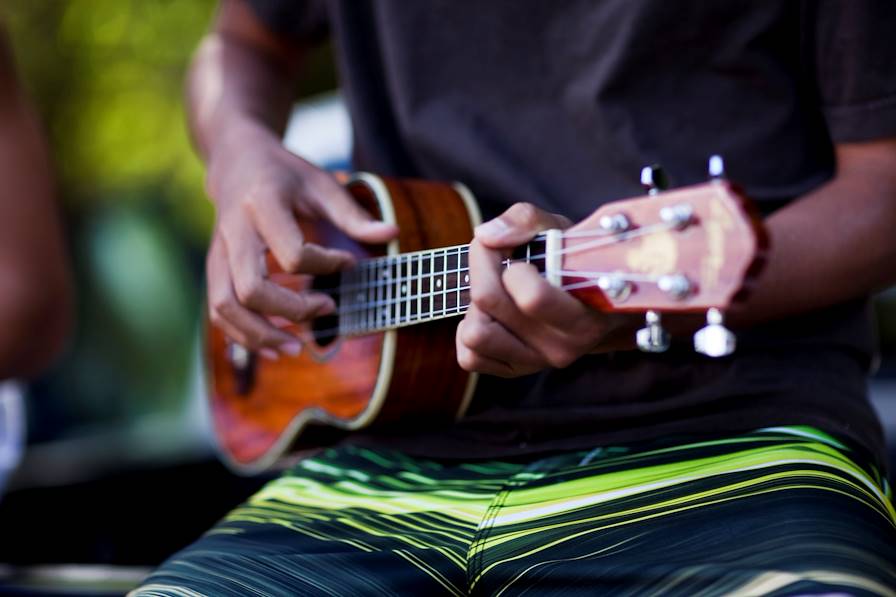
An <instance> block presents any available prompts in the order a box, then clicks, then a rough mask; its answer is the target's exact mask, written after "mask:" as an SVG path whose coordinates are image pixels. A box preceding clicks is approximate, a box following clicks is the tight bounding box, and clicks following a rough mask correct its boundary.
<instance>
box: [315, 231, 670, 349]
mask: <svg viewBox="0 0 896 597" xmlns="http://www.w3.org/2000/svg"><path fill="white" fill-rule="evenodd" d="M674 227H675V224H673V223H666V222H663V223H658V224H653V225H651V226H645V227H642V228H635V229H633V230H628V231H624V232H611V231H603V230H595V231H587V230H579V231H574V232H569V233H563V234H562V236H561V237H562V238H587V237H590V236H596V237H599V238H596V239H595V240H592V241H588V242H584V243H580V244H577V245H573V246H571V247H564V248H562V249H560V250H559V251H557V253H559V254H560V255H565V254H570V253H576V252H579V251H584V250H589V249H595V248H599V247H602V246H607V245H611V244H616V243H619V242H624V241H627V240H630V239H633V238H638V237H641V236H646V235H649V234H655V233H657V232H661V231H664V230H669V229H672V228H674ZM544 236H545V235H544V234H539V235H537V236H536V237H535V238H536V239H538V238H544ZM424 253H425V256H424V258H423V259H426V258H429V259H430V260H432V259H434V258H435V257H440V258H445V259H447V258H448V257H451V256H455V257H457V261H458V267H457V269H454V270H450V271H442V272H429V273H418V274H416V275H411V276H400V277H399V278H397V280H398V281H395V280H393V279H392V277H391V273H390V274H389V276H388V277H387V278H386V279H385V280H380V279H379V278H377V280H376V281H375V282H367V283H366V284H365V283H350V284H345V283H343V284H340V285H339V286H334V287H324V288H313V289H312V290H313V291H315V292H320V293H322V294H326V295H328V296H330V297H331V298H334V299H341V298H342V297H343V295H344V294H345V293H346V291H358V290H361V291H363V294H364V295H365V296H368V295H369V294H371V293H372V294H375V293H376V292H377V291H378V290H379V289H380V288H382V287H386V286H389V285H392V286H395V285H396V284H399V283H402V284H408V285H409V284H410V283H411V282H413V281H418V282H419V281H421V280H423V279H425V278H430V280H432V279H436V278H438V277H444V278H447V276H449V275H454V276H460V274H462V273H465V272H468V271H469V267H465V268H462V267H459V265H460V257H461V256H462V255H467V254H468V253H469V245H460V246H457V247H446V248H444V249H434V250H432V251H420V252H418V254H424ZM408 255H413V254H404V255H396V256H390V255H387V256H384V257H376V258H373V259H366V260H364V261H362V262H361V263H360V264H359V266H358V267H356V268H355V269H354V270H349V272H352V273H355V272H362V273H373V272H375V271H376V269H377V266H379V267H382V266H387V267H388V268H389V270H385V271H388V272H391V268H392V266H397V270H398V271H399V273H400V270H401V266H402V265H405V264H410V263H411V259H412V257H408ZM547 257H548V254H547V253H540V254H536V255H528V256H527V257H526V259H525V260H524V259H516V260H515V259H512V258H509V259H505V260H503V261H502V264H503V265H504V266H505V267H509V266H510V264H512V263H528V262H530V261H531V260H538V259H546V258H547ZM403 259H405V260H406V261H404V263H402V260H403ZM419 263H423V261H422V260H421V261H420V262H419ZM560 273H561V274H562V275H567V276H575V277H580V278H581V277H585V278H593V279H590V280H589V279H586V280H583V281H579V282H574V283H571V284H564V285H561V286H560V287H559V289H560V290H579V289H583V288H589V287H596V286H599V281H598V278H600V277H601V276H608V275H612V276H615V277H618V278H622V279H623V280H625V281H631V282H646V283H656V282H657V280H658V277H657V276H637V275H621V274H619V273H618V272H584V271H569V270H563V271H561V272H560ZM539 275H541V276H544V273H543V272H539ZM456 280H457V278H455V281H456ZM396 290H397V288H396ZM465 290H469V286H466V287H455V288H444V289H441V290H439V291H437V292H436V293H433V292H430V293H428V294H423V293H421V294H417V295H411V296H404V297H394V298H391V299H384V300H374V301H365V302H362V303H358V304H356V305H352V307H346V308H340V309H339V310H337V312H336V313H334V314H332V316H336V317H339V318H342V317H343V316H347V315H353V314H355V313H359V312H370V311H371V310H372V309H373V308H375V309H379V308H381V307H390V308H391V307H392V306H395V305H397V306H398V307H399V310H400V308H401V305H402V304H403V303H409V301H420V300H422V299H424V298H427V297H428V298H430V300H432V299H433V298H434V296H435V294H441V295H442V298H443V301H444V299H445V298H446V297H447V295H448V294H449V293H457V296H458V299H459V298H460V293H461V292H463V291H465ZM431 305H432V303H431V302H430V307H431ZM467 307H468V305H461V304H459V300H458V304H457V305H456V306H455V307H450V308H446V307H444V306H443V308H442V312H441V313H430V314H429V315H428V316H425V317H420V316H417V317H414V316H412V315H410V314H409V315H407V316H401V315H399V317H398V319H397V321H394V322H392V325H389V326H376V325H373V326H367V325H364V326H361V329H358V330H351V329H344V328H342V327H332V328H326V329H323V330H310V331H311V334H310V335H311V336H312V337H313V338H314V339H315V340H324V339H330V338H335V337H338V336H341V335H349V336H354V335H364V334H369V333H374V332H378V331H385V330H389V329H394V328H396V327H400V326H401V325H402V324H404V323H415V322H421V321H430V320H435V319H440V318H444V317H449V316H452V315H460V314H462V313H464V312H465V311H466V309H467ZM409 308H410V307H409ZM389 313H390V314H391V311H389ZM367 319H370V317H365V321H366V320H367ZM373 320H374V324H375V322H376V317H373Z"/></svg>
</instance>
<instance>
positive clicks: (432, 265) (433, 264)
mask: <svg viewBox="0 0 896 597" xmlns="http://www.w3.org/2000/svg"><path fill="white" fill-rule="evenodd" d="M435 269H436V256H435V253H430V254H429V316H430V317H432V314H433V306H432V301H433V298H434V294H433V288H432V281H433V273H434V272H435Z"/></svg>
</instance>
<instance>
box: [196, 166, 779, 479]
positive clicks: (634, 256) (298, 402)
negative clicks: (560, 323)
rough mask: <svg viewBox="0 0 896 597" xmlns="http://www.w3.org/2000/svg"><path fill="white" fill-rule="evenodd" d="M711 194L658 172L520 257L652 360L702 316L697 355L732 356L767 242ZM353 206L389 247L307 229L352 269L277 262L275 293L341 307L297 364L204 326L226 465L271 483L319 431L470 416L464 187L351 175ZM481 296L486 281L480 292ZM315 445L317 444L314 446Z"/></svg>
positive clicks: (716, 183)
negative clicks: (630, 326)
mask: <svg viewBox="0 0 896 597" xmlns="http://www.w3.org/2000/svg"><path fill="white" fill-rule="evenodd" d="M710 164H711V168H710V171H711V174H714V175H715V176H714V178H713V179H712V180H710V181H709V182H706V183H703V184H698V185H694V186H689V187H684V188H681V189H677V190H673V191H665V192H660V190H661V189H660V188H659V187H660V186H661V185H660V184H659V182H660V181H659V180H658V178H659V175H660V171H659V170H658V169H655V168H645V169H644V172H643V173H642V182H643V183H645V185H646V186H647V187H648V189H649V193H648V195H647V196H644V197H639V198H633V199H627V200H623V201H617V202H613V203H609V204H606V205H604V206H602V207H601V208H600V209H598V210H597V211H596V212H595V213H594V214H592V215H591V216H589V217H588V218H586V219H585V220H583V221H582V222H580V223H578V224H576V225H575V226H573V227H571V228H569V229H567V230H547V231H545V232H543V233H541V234H539V235H537V236H535V237H534V238H533V239H532V240H531V241H530V242H529V243H527V244H526V245H524V246H522V247H520V248H518V249H517V250H515V251H514V252H513V253H512V255H510V256H509V257H508V259H507V260H506V261H505V263H506V264H509V263H511V262H516V261H525V262H527V263H530V264H532V265H534V266H535V267H536V268H537V269H538V270H539V272H540V273H541V274H542V275H543V276H544V277H545V278H546V279H547V280H548V282H549V283H551V284H552V285H554V286H556V287H557V288H561V289H563V290H566V291H568V292H570V293H571V294H573V295H574V296H576V297H577V298H578V299H579V300H581V301H583V302H585V303H586V304H588V305H589V306H592V307H594V308H595V309H600V310H602V311H606V312H628V313H643V314H645V317H646V325H645V327H644V328H643V329H641V330H639V331H638V332H637V344H638V347H639V348H640V349H641V350H644V351H648V352H662V351H664V350H666V349H667V348H668V346H669V336H668V334H667V333H666V332H665V330H664V329H663V328H662V325H661V320H660V318H661V314H663V313H695V312H707V322H708V324H707V326H706V327H705V328H703V329H702V330H700V331H699V332H697V334H696V335H695V338H694V342H695V348H696V349H697V350H698V351H700V352H703V353H705V354H708V355H710V356H722V355H725V354H728V353H730V352H731V351H732V350H733V349H734V337H733V335H732V334H731V333H730V332H729V331H728V330H727V329H726V328H724V326H723V325H722V311H723V310H724V309H725V308H726V307H728V306H729V305H730V304H731V303H732V302H733V301H737V300H741V299H742V298H743V296H744V295H745V293H746V290H747V286H748V282H749V281H750V280H751V279H753V278H754V277H755V275H756V274H757V273H758V269H759V265H760V263H761V259H759V257H758V256H759V252H760V250H761V249H762V248H763V247H764V245H765V235H764V233H763V230H762V228H761V224H760V222H759V220H758V218H757V217H756V216H755V215H754V211H753V210H752V207H751V205H750V204H749V202H748V201H747V200H746V199H745V198H744V196H743V195H742V194H741V193H740V192H739V191H738V190H737V189H736V188H735V187H734V186H733V185H732V184H730V183H729V182H728V181H726V180H725V179H724V178H723V177H722V175H721V174H722V173H721V167H720V166H721V160H720V159H718V158H715V157H714V158H713V160H711V162H710ZM346 188H347V190H348V191H349V192H350V194H351V195H352V196H353V197H354V198H355V199H356V200H357V201H358V202H359V203H360V204H361V205H362V206H363V207H364V208H365V209H367V210H368V211H369V212H370V213H372V214H375V215H376V216H377V217H379V218H381V219H382V220H384V221H386V222H389V223H391V224H395V225H397V226H398V229H399V231H400V233H399V237H398V238H397V239H396V240H393V241H391V242H390V243H388V245H386V246H385V247H373V246H362V245H359V244H356V243H354V242H353V241H351V240H350V239H348V238H347V237H345V236H344V235H342V234H341V233H339V232H338V231H337V230H336V229H335V228H334V227H332V226H331V225H329V224H326V223H320V222H318V223H315V224H313V225H309V224H306V223H303V224H302V230H303V233H304V234H305V237H306V238H307V239H308V240H309V241H310V242H315V243H320V244H322V245H326V246H334V247H339V248H345V249H348V250H350V251H352V252H353V253H354V254H355V255H356V256H357V257H358V262H357V265H356V266H355V267H354V268H352V269H349V270H346V271H343V272H340V273H338V274H335V275H330V276H318V277H315V278H311V277H309V276H305V275H296V274H289V273H286V272H284V271H282V270H281V269H279V268H278V267H277V264H276V262H275V261H274V260H273V259H272V258H271V257H270V255H269V256H268V269H269V272H270V277H271V279H272V280H273V281H274V282H276V283H278V284H281V285H283V286H286V287H289V288H292V289H294V290H302V289H308V288H313V289H316V290H318V291H321V292H327V293H329V294H330V295H331V296H333V298H334V299H335V301H336V304H337V310H336V312H335V313H334V314H333V315H329V316H323V317H320V318H317V319H315V320H313V321H311V322H309V323H305V324H301V325H295V324H293V325H292V326H291V327H288V328H286V329H287V331H290V332H291V333H293V334H295V335H297V336H298V337H299V338H300V339H302V341H303V343H304V346H303V350H302V352H301V354H299V355H298V356H294V357H291V356H286V355H282V356H281V357H280V358H279V359H277V360H275V361H270V360H266V359H260V358H258V357H257V356H256V354H255V353H253V352H250V351H248V350H246V349H245V348H244V347H242V346H241V345H239V344H236V343H234V342H232V341H230V340H229V339H228V338H227V337H226V336H225V335H224V333H223V332H222V331H221V330H219V329H217V328H216V327H214V326H213V325H211V324H210V323H209V324H208V325H207V343H208V365H209V369H210V375H209V380H210V392H209V401H210V407H211V413H212V420H213V422H214V427H215V434H216V436H217V439H218V445H219V448H220V451H221V453H222V456H223V457H224V460H225V461H226V462H227V463H228V464H229V465H230V466H231V467H232V468H234V469H235V470H237V471H238V472H242V473H254V472H259V471H262V470H264V469H266V468H268V467H270V466H272V465H274V464H276V463H278V461H281V459H284V458H285V457H287V456H288V455H289V454H290V453H291V451H292V450H293V449H294V448H295V447H296V446H297V445H301V444H306V445H313V443H314V441H315V439H314V436H315V434H317V433H321V432H322V431H323V429H325V428H329V429H337V430H343V431H352V430H358V429H362V428H366V427H370V426H372V425H378V426H380V425H390V424H393V425H394V424H398V423H399V422H400V424H402V425H408V424H411V425H414V424H418V425H423V424H433V423H439V422H442V423H444V422H447V421H451V420H453V419H457V418H460V417H462V416H463V414H464V412H465V411H466V409H467V407H468V405H469V403H470V400H471V398H472V395H473V391H474V389H475V386H476V377H477V376H476V374H475V373H469V372H467V371H464V370H462V369H461V368H460V367H459V366H458V365H457V362H456V357H455V344H454V335H455V329H456V321H455V320H454V318H455V317H457V316H459V315H463V313H464V312H465V311H466V309H467V306H468V305H469V303H470V283H471V281H470V276H469V270H468V267H467V253H468V250H469V245H468V244H466V243H468V242H469V240H470V239H471V238H472V237H473V228H474V227H475V226H476V225H477V224H479V223H480V221H481V216H480V214H479V209H478V207H477V205H476V201H475V199H474V197H473V195H472V194H471V193H470V191H469V190H468V189H467V188H466V187H465V186H463V185H462V184H459V183H454V184H447V183H440V182H432V181H423V180H398V179H389V178H385V177H379V176H375V175H372V174H368V173H357V174H355V175H353V176H352V177H351V178H350V179H349V181H348V182H347V184H346ZM474 283H475V282H474ZM309 438H310V444H309Z"/></svg>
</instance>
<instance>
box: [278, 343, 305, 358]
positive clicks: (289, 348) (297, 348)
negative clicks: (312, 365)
mask: <svg viewBox="0 0 896 597" xmlns="http://www.w3.org/2000/svg"><path fill="white" fill-rule="evenodd" d="M280 352H282V353H283V354H288V355H289V356H291V357H297V356H299V354H301V352H302V343H301V342H286V343H284V344H281V345H280Z"/></svg>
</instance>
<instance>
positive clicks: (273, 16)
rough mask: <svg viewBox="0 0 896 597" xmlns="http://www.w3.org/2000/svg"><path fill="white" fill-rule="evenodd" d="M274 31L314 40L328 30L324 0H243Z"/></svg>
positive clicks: (299, 39)
mask: <svg viewBox="0 0 896 597" xmlns="http://www.w3.org/2000/svg"><path fill="white" fill-rule="evenodd" d="M245 2H246V3H247V4H248V5H249V6H250V7H251V8H252V11H253V12H254V13H255V15H256V16H257V17H258V18H259V19H260V20H261V22H263V23H264V24H265V25H267V27H268V28H269V29H270V30H271V31H273V32H274V33H277V34H280V35H283V36H286V37H289V38H291V39H294V40H296V41H301V42H305V43H317V42H319V41H321V40H323V39H324V38H325V37H326V36H327V34H328V33H329V27H328V23H327V3H326V0H245Z"/></svg>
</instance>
